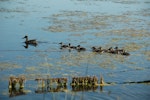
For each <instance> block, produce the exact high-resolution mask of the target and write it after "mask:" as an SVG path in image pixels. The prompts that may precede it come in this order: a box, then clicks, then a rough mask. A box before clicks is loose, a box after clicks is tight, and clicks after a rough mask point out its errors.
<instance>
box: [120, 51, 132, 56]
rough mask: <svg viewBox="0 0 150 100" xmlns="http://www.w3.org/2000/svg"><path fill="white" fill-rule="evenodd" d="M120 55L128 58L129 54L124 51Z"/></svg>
mask: <svg viewBox="0 0 150 100" xmlns="http://www.w3.org/2000/svg"><path fill="white" fill-rule="evenodd" d="M121 54H122V55H124V56H129V55H130V53H128V52H126V51H125V50H123V52H122V53H121Z"/></svg>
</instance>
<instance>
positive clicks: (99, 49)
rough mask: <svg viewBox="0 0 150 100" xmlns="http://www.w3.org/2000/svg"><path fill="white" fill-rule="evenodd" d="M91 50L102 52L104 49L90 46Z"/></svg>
mask: <svg viewBox="0 0 150 100" xmlns="http://www.w3.org/2000/svg"><path fill="white" fill-rule="evenodd" d="M92 51H93V52H98V53H103V52H104V50H102V47H99V48H96V47H92Z"/></svg>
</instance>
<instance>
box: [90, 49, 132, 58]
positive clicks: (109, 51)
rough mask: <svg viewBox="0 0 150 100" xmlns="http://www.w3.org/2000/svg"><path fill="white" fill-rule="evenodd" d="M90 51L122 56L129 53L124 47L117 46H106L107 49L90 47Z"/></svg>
mask: <svg viewBox="0 0 150 100" xmlns="http://www.w3.org/2000/svg"><path fill="white" fill-rule="evenodd" d="M92 51H93V52H96V53H111V54H121V55H124V56H129V55H130V54H129V53H128V52H126V51H125V50H124V49H119V48H118V47H115V48H112V47H110V48H108V49H102V47H97V48H96V47H92Z"/></svg>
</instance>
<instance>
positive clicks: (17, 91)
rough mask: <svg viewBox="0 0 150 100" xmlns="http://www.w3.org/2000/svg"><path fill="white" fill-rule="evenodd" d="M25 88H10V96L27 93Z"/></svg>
mask: <svg viewBox="0 0 150 100" xmlns="http://www.w3.org/2000/svg"><path fill="white" fill-rule="evenodd" d="M25 94H26V93H25V92H24V89H23V88H9V97H15V96H21V95H25Z"/></svg>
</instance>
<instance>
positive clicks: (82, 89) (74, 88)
mask: <svg viewBox="0 0 150 100" xmlns="http://www.w3.org/2000/svg"><path fill="white" fill-rule="evenodd" d="M97 88H98V86H89V85H87V86H83V85H80V86H72V91H74V92H79V91H90V90H93V91H95V90H96V89H97Z"/></svg>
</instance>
